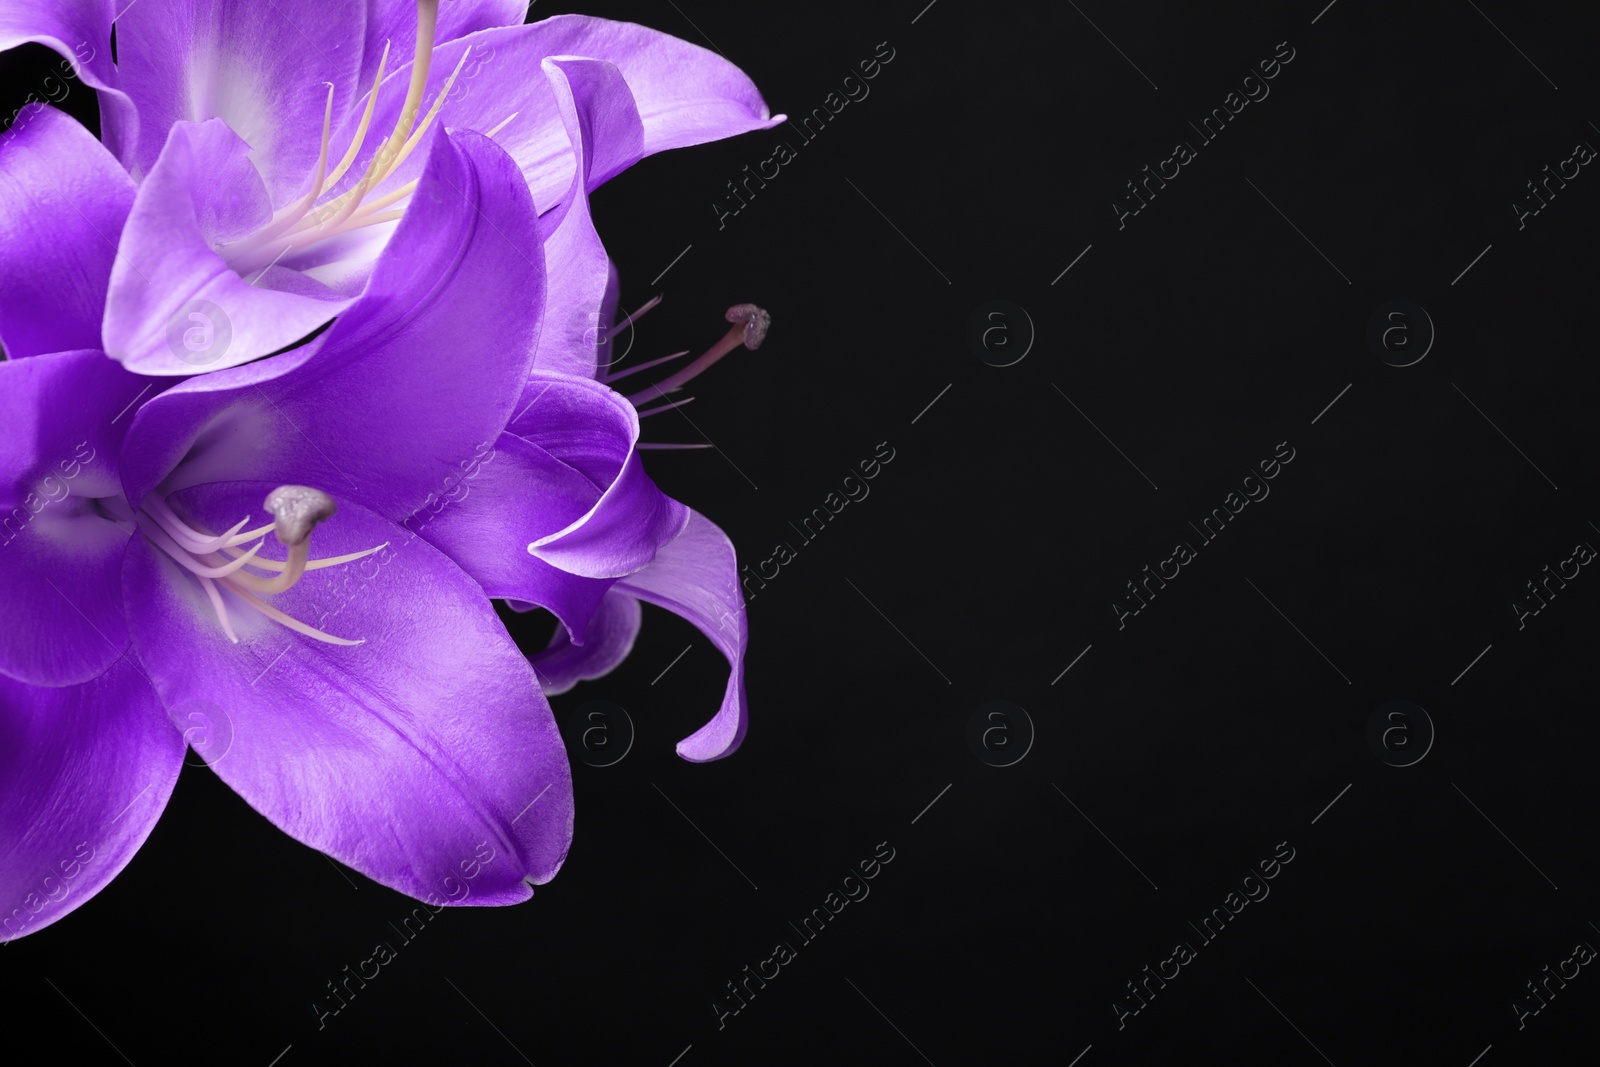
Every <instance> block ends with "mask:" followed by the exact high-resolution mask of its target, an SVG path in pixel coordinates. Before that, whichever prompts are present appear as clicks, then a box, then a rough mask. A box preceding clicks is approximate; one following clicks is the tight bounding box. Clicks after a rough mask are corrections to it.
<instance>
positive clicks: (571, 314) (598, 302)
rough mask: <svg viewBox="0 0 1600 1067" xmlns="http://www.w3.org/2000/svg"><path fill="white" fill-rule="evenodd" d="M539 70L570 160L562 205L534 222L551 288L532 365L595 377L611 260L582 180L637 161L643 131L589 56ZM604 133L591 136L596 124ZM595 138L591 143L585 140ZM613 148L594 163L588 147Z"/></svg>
mask: <svg viewBox="0 0 1600 1067" xmlns="http://www.w3.org/2000/svg"><path fill="white" fill-rule="evenodd" d="M543 67H544V72H545V75H546V76H547V77H548V78H549V79H550V85H551V87H552V88H553V89H554V90H555V94H556V103H557V105H558V106H559V108H560V112H561V122H562V125H563V126H564V127H565V129H566V131H567V139H568V141H569V142H570V143H571V145H572V150H573V152H574V153H575V154H576V156H577V160H578V165H577V169H576V170H575V171H574V173H573V177H572V184H571V185H570V186H569V187H568V189H567V194H566V197H565V198H564V203H563V204H562V205H561V206H560V207H558V208H556V209H555V210H553V211H550V212H547V213H546V214H545V215H544V216H542V217H541V218H540V220H539V229H540V232H541V234H543V236H544V254H545V261H546V263H547V264H548V265H549V269H550V277H551V285H550V287H549V291H548V293H547V294H546V297H545V313H544V328H543V329H542V330H541V331H540V333H539V346H538V349H537V350H536V351H535V353H534V361H533V365H534V366H535V367H536V368H538V369H540V370H551V371H560V372H563V373H566V374H578V375H582V376H584V377H587V378H593V377H594V376H595V366H596V363H597V358H598V357H597V353H598V352H599V350H600V348H601V345H602V343H603V341H602V338H603V337H604V335H605V332H606V331H607V330H609V328H610V326H611V319H610V318H609V317H604V316H606V312H607V311H608V310H609V311H611V312H612V313H614V312H615V308H616V305H615V303H614V302H613V303H612V304H611V306H610V308H609V309H608V308H607V307H606V293H607V286H608V283H609V281H610V279H611V276H612V268H611V261H610V259H608V258H607V256H606V249H605V246H604V245H603V244H601V243H600V235H599V234H598V233H596V232H595V228H594V222H593V220H592V219H591V217H590V215H589V192H588V189H589V185H588V182H589V177H590V175H591V174H592V173H593V172H594V170H595V168H596V165H597V163H598V166H599V168H600V169H601V170H602V171H604V170H605V169H607V168H608V167H611V168H615V169H619V170H620V169H621V166H626V165H627V163H625V162H623V163H621V166H617V163H618V162H620V161H621V159H622V158H624V157H626V156H629V155H631V156H633V157H634V158H637V153H638V152H640V151H641V150H642V145H643V143H644V129H643V127H642V125H641V124H640V122H639V115H638V112H637V111H636V110H635V108H634V102H633V94H632V93H631V92H629V91H628V85H627V83H626V82H625V81H624V80H623V78H622V72H621V71H619V70H618V69H617V68H616V67H614V66H612V65H611V64H610V63H606V62H603V61H601V60H595V59H547V60H545V61H544V64H543ZM597 127H599V128H601V129H604V130H605V131H607V133H608V134H610V136H605V137H597V135H596V128H597ZM596 140H598V141H599V143H598V144H591V142H592V141H596ZM597 148H598V149H599V150H601V151H609V152H612V153H618V155H616V156H614V158H613V160H611V161H607V160H605V159H601V160H598V161H597V160H596V159H595V155H594V151H595V149H597Z"/></svg>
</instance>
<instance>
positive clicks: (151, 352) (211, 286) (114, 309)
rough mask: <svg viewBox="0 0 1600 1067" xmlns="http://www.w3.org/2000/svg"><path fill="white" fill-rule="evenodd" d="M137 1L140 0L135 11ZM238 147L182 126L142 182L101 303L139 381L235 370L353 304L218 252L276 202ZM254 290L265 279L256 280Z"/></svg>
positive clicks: (204, 127) (227, 135)
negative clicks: (253, 271)
mask: <svg viewBox="0 0 1600 1067" xmlns="http://www.w3.org/2000/svg"><path fill="white" fill-rule="evenodd" d="M136 6H138V5H136ZM249 151H250V146H249V145H247V144H245V142H244V141H243V140H241V139H240V138H239V136H238V135H237V134H235V133H234V132H233V131H232V130H230V129H229V128H228V127H227V125H226V124H224V123H223V121H222V120H221V119H209V120H207V121H206V122H202V123H198V124H196V123H191V122H180V123H178V124H177V125H176V126H174V127H173V128H172V133H171V136H170V137H168V138H167V144H166V148H165V149H163V150H162V153H161V157H160V158H159V159H158V160H157V161H156V163H155V166H154V167H153V168H152V170H151V171H150V174H149V175H148V176H147V177H146V178H145V180H144V182H143V184H141V185H140V186H139V192H138V195H137V196H136V197H135V198H134V202H133V210H132V212H131V213H130V214H129V216H128V223H127V226H126V228H125V229H124V230H123V233H122V242H121V246H120V249H119V254H118V256H117V260H116V263H115V265H114V266H113V267H112V269H111V291H110V296H109V298H108V300H107V303H106V316H105V326H104V343H105V349H106V352H107V353H109V354H110V355H111V357H112V358H113V359H116V360H119V361H121V362H122V363H123V364H124V365H125V366H127V367H128V369H130V370H135V371H138V372H140V373H141V374H161V375H190V374H197V373H200V372H202V371H207V370H211V371H215V370H221V369H223V368H225V367H232V366H237V365H238V364H240V363H245V362H248V361H250V360H253V359H257V358H259V357H261V356H265V355H267V354H268V353H270V352H275V351H277V350H278V349H280V348H283V347H285V346H286V345H290V344H293V343H294V342H295V341H298V340H300V339H301V338H302V337H305V336H306V335H307V334H309V333H310V332H311V331H313V330H315V329H316V328H317V327H318V326H321V325H322V324H323V323H325V322H327V321H328V320H329V319H331V318H333V316H334V315H336V314H338V313H339V311H340V310H342V309H343V308H344V307H345V306H346V305H347V304H348V303H349V301H348V300H345V299H341V298H340V296H339V294H338V293H336V292H334V291H333V290H331V289H325V288H323V289H321V291H320V292H315V291H308V289H307V287H308V286H309V287H310V289H311V290H316V289H317V288H319V287H317V286H316V283H313V282H310V281H309V280H308V279H302V280H301V283H300V284H295V285H292V286H290V287H288V288H273V285H274V282H275V278H274V276H273V274H272V273H271V272H270V271H269V272H268V273H266V274H264V275H262V276H261V277H260V278H257V279H253V280H252V281H246V280H245V279H244V278H241V277H240V276H239V275H238V274H237V273H236V272H235V271H234V270H233V268H232V267H230V266H229V265H228V262H227V260H226V259H224V258H223V256H222V254H221V253H219V252H217V251H216V249H217V247H218V246H220V245H222V244H224V243H226V242H228V241H232V240H237V239H239V238H242V237H244V236H246V235H247V234H249V233H251V232H253V231H255V230H256V229H257V228H259V227H260V226H262V225H263V224H264V223H265V222H266V221H267V220H268V219H269V218H271V215H272V204H271V200H270V199H269V196H268V193H267V188H266V186H265V185H263V184H262V181H261V176H260V175H259V174H257V173H256V170H255V168H254V167H253V166H252V165H251V163H250V160H249V159H248V158H246V156H247V154H248V153H249ZM252 282H255V283H260V284H253V283H252Z"/></svg>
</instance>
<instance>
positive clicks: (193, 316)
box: [167, 300, 233, 367]
mask: <svg viewBox="0 0 1600 1067" xmlns="http://www.w3.org/2000/svg"><path fill="white" fill-rule="evenodd" d="M232 344H233V320H232V319H230V318H228V313H227V312H226V311H223V310H222V309H221V308H220V307H218V306H217V305H216V304H214V303H212V302H211V301H209V300H187V301H185V302H184V304H183V306H182V307H180V308H179V309H178V310H177V311H175V312H173V313H172V317H171V318H170V319H168V320H167V348H168V349H169V350H170V351H171V352H172V354H173V355H175V356H177V357H178V358H179V359H181V360H183V361H184V362H185V363H188V364H190V365H191V366H195V367H209V366H210V365H211V364H213V363H215V362H216V361H217V360H219V359H221V358H222V357H223V356H225V355H227V354H228V349H229V347H230V346H231V345H232Z"/></svg>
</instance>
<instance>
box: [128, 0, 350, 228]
mask: <svg viewBox="0 0 1600 1067" xmlns="http://www.w3.org/2000/svg"><path fill="white" fill-rule="evenodd" d="M120 6H121V8H122V11H121V14H120V15H119V16H118V18H117V71H118V74H119V75H120V85H121V88H122V89H123V90H124V91H125V92H127V94H128V97H129V98H130V99H131V100H132V101H133V104H134V106H135V107H136V108H138V111H139V132H138V139H137V142H136V143H134V144H133V145H131V146H130V149H131V150H130V151H129V152H128V153H127V154H125V155H124V156H123V162H124V163H126V164H127V165H128V169H129V170H131V171H133V173H134V174H135V175H136V176H139V175H143V174H145V173H147V172H149V171H150V170H151V169H152V168H154V167H155V165H156V159H157V158H158V157H159V156H160V155H161V153H162V150H163V148H164V145H165V142H166V140H167V131H168V130H169V129H170V128H171V127H172V126H173V124H175V123H178V122H204V121H205V120H207V119H212V118H217V119H222V120H223V121H224V122H226V123H227V125H228V128H229V129H231V130H233V131H234V132H235V133H237V134H238V135H239V136H240V137H241V138H243V139H244V140H245V141H246V142H248V143H249V152H250V162H252V163H253V164H255V167H256V170H258V171H259V172H260V173H261V177H262V179H263V180H264V181H265V183H266V188H267V190H268V192H269V193H270V194H271V197H272V202H273V204H275V205H278V204H284V203H287V202H288V201H289V200H291V199H293V197H294V195H295V193H296V192H297V191H299V190H300V189H301V187H302V186H304V185H305V183H306V182H307V180H308V179H309V176H310V174H311V171H312V169H313V168H314V167H315V165H316V161H317V152H318V151H319V150H320V148H321V137H322V116H323V109H324V107H325V106H326V104H327V99H328V95H327V94H328V90H327V86H328V85H329V84H332V85H333V87H334V101H333V108H334V111H333V113H334V116H335V118H337V117H339V116H341V115H343V114H344V113H345V112H346V111H347V110H348V109H349V107H350V104H351V101H352V100H353V99H354V98H355V97H356V95H357V94H360V93H365V92H366V90H367V87H366V86H365V85H361V84H360V83H359V82H358V81H357V78H358V76H359V74H360V71H361V58H362V41H363V39H364V36H365V28H366V17H367V15H366V3H365V2H364V0H271V2H270V3H238V2H237V0H138V2H137V3H133V4H127V3H124V4H121V5H120ZM330 29H331V30H332V31H333V32H329V30H330Z"/></svg>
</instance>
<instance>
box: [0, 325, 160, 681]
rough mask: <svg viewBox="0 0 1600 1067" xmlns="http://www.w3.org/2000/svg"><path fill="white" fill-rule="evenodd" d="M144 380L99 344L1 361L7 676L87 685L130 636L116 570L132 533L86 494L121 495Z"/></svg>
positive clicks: (0, 511) (0, 523)
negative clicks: (122, 461)
mask: <svg viewBox="0 0 1600 1067" xmlns="http://www.w3.org/2000/svg"><path fill="white" fill-rule="evenodd" d="M150 386H151V383H150V382H149V381H148V380H141V379H140V378H139V377H138V376H137V375H133V374H129V373H128V372H127V371H125V370H123V369H122V368H121V367H119V366H118V365H117V364H116V363H114V362H112V361H111V360H109V359H107V358H106V357H105V355H104V353H101V352H63V353H52V354H50V355H43V356H35V357H33V358H32V359H22V360H8V361H5V362H0V564H3V565H0V601H3V602H4V603H5V605H6V615H7V621H6V627H5V635H4V638H3V640H0V672H3V673H5V674H7V675H10V676H11V677H12V678H16V679H19V680H21V681H24V682H29V683H31V684H33V685H44V686H62V685H74V684H77V683H80V682H86V681H88V680H89V679H91V678H94V677H96V676H97V675H99V674H101V673H103V672H104V671H105V670H106V668H107V667H108V666H110V665H111V663H112V662H113V661H115V660H116V659H117V658H118V657H119V656H121V655H122V653H123V650H124V649H125V648H126V647H127V645H128V631H127V626H126V625H125V624H124V622H123V618H122V594H121V592H120V591H119V590H118V588H117V574H118V571H119V569H120V567H121V565H122V555H123V552H124V550H125V549H126V547H127V544H128V540H129V537H130V535H131V533H132V530H131V527H129V528H124V527H122V526H119V525H118V524H117V523H115V522H113V521H112V520H111V519H109V518H108V517H107V516H106V515H105V514H104V513H102V512H101V511H99V510H98V509H97V507H96V506H95V504H94V501H95V500H96V499H98V498H102V497H109V496H114V495H115V494H116V493H117V490H118V471H117V454H118V448H119V446H120V443H121V439H122V433H123V431H124V430H126V428H127V426H128V423H129V422H131V421H132V416H131V414H130V413H129V408H130V407H131V405H132V404H134V403H135V402H136V401H137V400H138V399H139V398H140V394H141V393H143V392H148V391H149V390H150ZM64 412H71V413H73V416H74V417H73V418H70V419H69V418H63V417H62V413H64Z"/></svg>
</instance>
